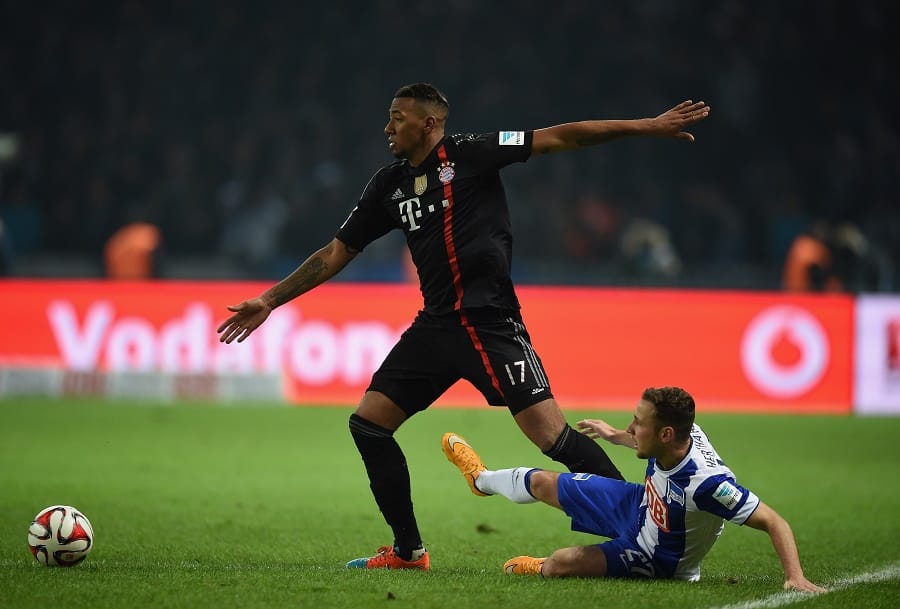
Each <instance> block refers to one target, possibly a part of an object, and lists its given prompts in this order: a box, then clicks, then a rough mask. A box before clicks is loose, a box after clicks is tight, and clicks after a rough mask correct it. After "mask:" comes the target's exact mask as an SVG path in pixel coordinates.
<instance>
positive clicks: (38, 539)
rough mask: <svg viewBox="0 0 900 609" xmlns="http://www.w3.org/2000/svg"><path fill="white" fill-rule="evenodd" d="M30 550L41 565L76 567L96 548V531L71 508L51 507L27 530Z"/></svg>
mask: <svg viewBox="0 0 900 609" xmlns="http://www.w3.org/2000/svg"><path fill="white" fill-rule="evenodd" d="M28 546H29V547H30V548H31V553H32V554H33V555H34V558H35V560H37V561H38V562H39V563H41V564H42V565H47V566H48V567H73V566H75V565H77V564H78V563H80V562H81V561H82V560H84V559H85V558H87V555H88V553H90V551H91V548H93V547H94V528H93V527H92V526H91V522H90V521H89V520H88V519H87V517H86V516H85V515H84V514H82V513H81V512H80V511H78V510H77V509H75V508H73V507H72V506H70V505H51V506H50V507H48V508H44V509H43V510H41V511H40V512H38V514H37V516H35V517H34V521H33V522H32V523H31V526H30V527H28Z"/></svg>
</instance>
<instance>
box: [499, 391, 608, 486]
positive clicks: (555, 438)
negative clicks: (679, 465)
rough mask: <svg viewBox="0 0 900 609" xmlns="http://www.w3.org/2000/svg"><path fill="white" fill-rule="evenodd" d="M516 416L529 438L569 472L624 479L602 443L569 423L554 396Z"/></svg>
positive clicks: (517, 421) (520, 426)
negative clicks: (598, 442) (602, 446)
mask: <svg viewBox="0 0 900 609" xmlns="http://www.w3.org/2000/svg"><path fill="white" fill-rule="evenodd" d="M514 418H515V420H516V423H517V424H518V425H519V428H520V429H521V430H522V432H523V433H524V434H525V435H526V436H527V437H528V439H529V440H531V441H532V442H534V443H535V444H536V445H537V446H538V448H540V449H541V451H543V453H544V454H545V455H547V456H548V457H550V458H551V459H553V460H554V461H558V462H559V463H562V464H563V465H565V466H566V467H567V468H568V469H569V471H570V472H581V473H587V474H597V475H600V476H605V477H607V478H615V479H616V480H622V479H623V477H622V474H621V473H620V472H619V470H618V468H616V466H615V465H613V462H612V461H611V460H610V458H609V456H608V455H607V454H606V451H604V450H603V448H601V447H600V445H599V444H597V443H596V442H594V441H593V440H591V439H590V438H588V437H587V436H586V435H584V434H583V433H581V432H579V431H576V430H575V429H573V428H572V427H571V426H569V424H568V423H567V422H566V419H565V417H564V416H563V414H562V410H560V408H559V404H557V402H556V400H555V399H553V398H550V399H546V400H543V401H541V402H537V403H536V404H532V405H531V406H528V407H527V408H525V409H524V410H521V411H519V412H517V413H516V414H515V415H514Z"/></svg>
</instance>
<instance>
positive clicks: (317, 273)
mask: <svg viewBox="0 0 900 609" xmlns="http://www.w3.org/2000/svg"><path fill="white" fill-rule="evenodd" d="M327 271H328V265H327V264H326V263H325V261H324V260H322V258H320V257H318V256H314V257H312V258H310V259H309V260H307V261H306V262H304V263H303V264H301V265H300V267H299V268H298V269H297V270H296V271H294V272H293V273H291V274H290V275H288V276H287V277H286V278H285V279H284V280H282V281H281V282H279V283H278V284H277V285H274V286H272V287H271V288H270V289H269V291H268V292H266V301H267V302H268V303H269V305H270V306H271V307H272V308H273V309H274V308H275V307H280V306H281V305H283V304H284V303H286V302H288V301H289V300H293V299H294V298H296V297H297V296H299V295H300V294H303V293H304V292H308V291H309V290H311V289H313V288H314V287H316V286H317V285H319V284H320V283H322V282H323V281H325V280H326V279H328V277H330V275H328V273H327Z"/></svg>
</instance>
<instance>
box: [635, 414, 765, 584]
mask: <svg viewBox="0 0 900 609" xmlns="http://www.w3.org/2000/svg"><path fill="white" fill-rule="evenodd" d="M757 506H759V497H757V496H756V495H755V494H753V493H752V492H750V491H749V490H747V489H746V488H744V487H742V486H740V485H739V484H738V483H737V481H736V480H735V476H734V474H733V473H732V471H731V470H730V469H728V466H727V465H725V463H724V462H723V461H722V459H721V458H720V457H719V454H718V453H717V452H716V450H715V449H714V448H713V447H712V444H710V442H709V438H707V437H706V434H705V433H703V430H702V429H700V427H699V426H698V425H694V427H693V429H691V448H690V450H689V451H688V454H687V455H686V456H685V458H684V459H683V460H682V461H681V463H679V464H678V465H676V466H675V467H674V468H672V469H670V470H664V469H662V468H660V467H659V465H658V464H657V463H656V459H652V458H651V459H650V460H649V462H648V464H647V474H646V478H645V480H644V497H643V500H642V501H641V508H640V521H639V530H638V534H637V543H638V545H639V546H640V548H641V549H642V550H643V551H644V552H645V553H646V554H647V555H648V556H652V557H653V560H654V562H655V563H656V564H658V565H665V571H667V572H668V573H671V574H672V577H675V578H677V579H686V580H690V581H697V580H698V579H700V561H701V560H703V557H704V556H706V554H707V552H709V550H710V548H712V546H713V544H714V543H715V541H716V539H718V537H719V535H721V534H722V529H723V528H724V526H725V523H724V521H725V520H730V521H731V522H733V523H735V524H744V522H746V521H747V518H749V517H750V515H751V514H752V513H753V512H754V511H755V510H756V508H757Z"/></svg>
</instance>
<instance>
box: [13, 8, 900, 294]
mask: <svg viewBox="0 0 900 609" xmlns="http://www.w3.org/2000/svg"><path fill="white" fill-rule="evenodd" d="M0 7H2V8H0V11H2V18H0V218H2V232H0V242H2V248H3V250H2V251H3V255H2V260H3V263H2V267H3V272H5V273H6V274H11V275H57V276H60V275H72V274H88V275H90V274H95V275H102V274H103V273H104V267H103V262H102V260H103V258H102V256H103V251H104V247H105V246H106V244H107V243H108V242H109V240H110V238H111V236H112V235H113V234H114V232H115V231H117V230H118V229H119V228H121V227H122V226H123V225H125V224H127V223H129V222H133V221H138V220H140V221H146V222H150V223H152V224H154V225H155V226H156V227H158V229H159V231H160V234H161V243H162V248H161V249H160V251H159V254H160V255H159V257H158V262H159V264H158V265H157V267H156V271H155V272H156V273H158V274H159V275H161V276H164V277H187V276H190V277H216V278H224V277H235V278H273V279H274V278H278V277H280V276H282V275H284V274H286V273H287V272H289V271H290V270H292V269H293V268H294V267H295V266H296V265H297V264H298V263H299V262H300V260H301V259H302V258H303V257H305V256H306V255H307V254H308V253H310V252H311V251H313V250H314V249H315V248H317V247H319V246H320V245H322V244H324V243H325V242H326V241H327V240H329V239H330V238H331V236H332V235H333V233H334V231H335V230H336V228H337V226H338V225H339V224H340V223H341V222H342V221H343V219H344V218H345V217H346V215H347V213H349V210H350V209H351V208H352V207H353V205H354V204H355V201H356V199H357V197H358V196H359V193H360V192H361V191H362V188H363V186H364V185H365V183H366V182H367V181H368V179H369V177H370V176H371V174H372V173H373V172H374V171H375V170H376V169H377V168H378V167H380V166H381V165H383V164H386V163H387V162H389V161H390V160H391V159H390V156H389V153H388V150H387V146H386V140H385V137H384V134H383V133H382V128H383V125H384V123H385V122H386V116H387V107H388V105H389V103H390V98H391V96H392V93H393V92H394V91H395V90H396V88H397V87H398V86H400V85H401V84H405V83H407V82H412V81H417V80H429V81H432V82H434V83H435V84H437V85H438V86H439V87H441V88H442V89H443V90H444V92H445V93H446V94H447V96H448V97H449V99H450V103H451V116H450V122H449V126H448V131H449V132H451V133H455V132H478V131H493V130H497V129H530V128H536V127H542V126H547V125H550V124H555V123H559V122H565V121H569V120H579V119H586V118H638V117H642V116H651V115H655V114H658V113H659V112H662V111H663V110H665V109H667V108H669V107H670V106H672V105H674V104H675V103H677V102H679V101H681V100H682V99H685V98H688V97H692V96H694V97H695V98H698V99H699V98H701V97H702V99H704V100H705V101H707V102H708V103H709V104H710V105H711V106H712V108H713V113H712V115H711V117H710V119H709V120H708V121H706V122H705V123H703V124H701V125H699V126H698V127H697V128H696V130H695V135H696V136H697V143H696V144H694V145H693V146H690V145H687V144H685V143H683V142H675V141H649V142H648V141H640V140H622V141H619V142H616V143H614V144H610V145H607V146H603V147H600V148H597V149H594V150H590V151H577V152H573V153H565V154H560V155H552V156H550V157H546V158H538V159H534V160H532V161H530V162H529V163H527V164H526V165H522V166H514V167H510V168H508V169H506V170H505V181H506V184H507V188H508V194H509V196H510V202H511V208H512V215H513V226H514V230H515V239H516V242H515V248H516V256H517V258H516V260H515V262H514V273H515V274H516V275H517V276H518V278H519V280H520V281H525V282H550V283H579V284H597V285H643V284H649V285H672V286H703V287H741V288H743V287H750V288H768V289H778V288H780V287H782V286H783V276H784V273H785V271H786V267H787V266H790V264H791V261H790V258H791V256H790V254H789V252H791V250H792V246H795V245H797V240H798V237H800V238H802V239H806V240H807V241H809V242H812V243H814V244H815V245H816V247H818V248H819V249H818V250H817V249H816V247H813V248H812V249H809V248H807V250H805V251H812V252H814V253H813V254H812V255H813V256H814V257H815V256H816V255H817V254H815V252H819V254H818V255H820V256H821V258H818V259H816V260H817V262H816V264H815V265H813V267H814V272H812V273H809V272H805V271H804V273H801V274H802V275H804V279H803V280H801V284H803V282H804V281H805V282H806V283H805V284H804V285H801V286H800V289H803V288H805V289H824V288H825V287H826V286H832V287H833V288H834V289H843V290H847V291H863V290H869V291H874V290H880V291H889V290H893V291H896V290H900V277H898V275H900V270H898V269H897V263H898V261H900V201H898V199H900V196H898V187H900V184H898V182H900V138H898V117H897V115H898V112H897V109H898V108H900V95H898V78H897V74H898V72H900V70H898V68H900V66H898V60H897V57H898V55H897V53H896V43H894V42H893V39H894V38H895V36H894V34H896V30H897V24H898V23H900V10H898V8H897V5H896V4H895V3H894V2H890V1H885V2H872V1H865V0H864V1H862V2H852V1H845V0H823V1H820V2H815V3H810V2H783V1H780V0H760V1H754V2H751V1H749V0H748V1H738V0H721V1H715V2H712V1H705V2H700V1H695V0H686V1H683V2H669V1H665V0H639V1H635V2H628V1H624V0H623V1H615V2H605V1H604V2H599V1H588V0H583V1H569V2H558V3H549V2H530V1H519V2H509V1H497V2H479V1H477V0H453V1H452V2H432V1H422V2H414V3H408V2H400V1H399V0H382V1H379V2H371V3H355V2H346V3H345V2H342V1H339V0H336V1H334V2H325V3H315V4H313V3H307V2H278V3H276V2H249V1H236V2H235V1H228V0H226V1H223V2H213V1H197V2H177V1H172V0H163V1H159V2H149V1H141V0H124V1H122V2H111V1H94V2H88V3H70V2H62V1H59V0H57V1H51V2H44V3H13V2H11V1H8V0H0ZM370 249H371V250H372V251H371V252H368V251H367V253H366V254H365V255H363V256H360V257H359V258H358V259H357V261H355V262H354V264H353V265H351V266H350V267H348V269H347V270H346V271H345V272H344V274H343V275H342V277H345V278H351V279H362V278H368V279H401V278H402V277H403V276H404V263H403V256H402V255H401V251H402V249H403V245H402V236H400V235H399V234H396V235H394V236H393V237H392V238H388V239H385V240H382V242H378V243H376V244H373V246H371V248H370ZM804 268H806V267H804Z"/></svg>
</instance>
